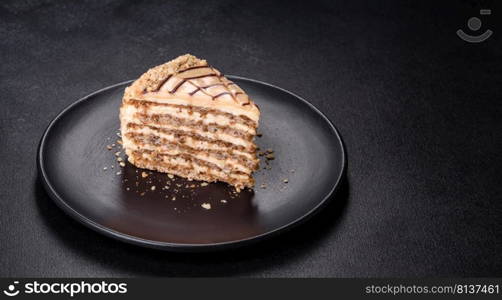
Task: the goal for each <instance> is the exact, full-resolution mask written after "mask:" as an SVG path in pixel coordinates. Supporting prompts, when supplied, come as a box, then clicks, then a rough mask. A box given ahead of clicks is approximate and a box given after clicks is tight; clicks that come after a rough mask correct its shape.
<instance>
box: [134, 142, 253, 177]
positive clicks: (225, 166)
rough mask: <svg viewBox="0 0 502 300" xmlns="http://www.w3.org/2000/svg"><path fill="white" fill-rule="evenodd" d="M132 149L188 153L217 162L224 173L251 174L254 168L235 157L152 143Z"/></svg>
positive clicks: (163, 152)
mask: <svg viewBox="0 0 502 300" xmlns="http://www.w3.org/2000/svg"><path fill="white" fill-rule="evenodd" d="M128 149H131V150H136V151H141V150H150V151H156V152H157V153H160V154H169V155H179V154H188V155H190V156H192V157H194V158H197V159H200V160H203V161H206V162H209V163H212V164H215V165H216V166H218V167H219V168H221V169H222V170H223V172H224V173H226V174H230V173H231V172H232V171H240V172H243V173H246V174H251V173H252V170H251V169H250V168H248V167H246V166H243V165H242V164H240V163H239V162H238V161H237V160H235V159H226V160H221V159H217V158H215V157H213V156H211V155H207V154H195V155H194V154H191V153H186V152H183V151H180V150H176V149H162V147H157V146H154V145H152V144H145V145H142V146H141V147H140V146H138V145H135V144H134V145H132V146H131V147H130V148H128Z"/></svg>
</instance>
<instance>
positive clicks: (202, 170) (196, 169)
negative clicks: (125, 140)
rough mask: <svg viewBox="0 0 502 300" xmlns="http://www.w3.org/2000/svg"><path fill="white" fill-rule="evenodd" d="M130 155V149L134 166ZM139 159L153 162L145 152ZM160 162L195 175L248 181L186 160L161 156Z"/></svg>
mask: <svg viewBox="0 0 502 300" xmlns="http://www.w3.org/2000/svg"><path fill="white" fill-rule="evenodd" d="M131 153H132V152H131V150H130V149H127V150H126V154H127V156H128V157H129V160H130V161H131V163H133V164H134V156H133V155H131ZM141 157H142V158H143V159H146V160H149V161H151V162H152V163H154V162H155V160H154V156H153V155H151V154H149V153H145V152H144V153H141ZM162 162H164V163H166V164H170V165H179V166H182V167H185V168H189V169H192V170H193V171H194V173H196V174H210V175H213V176H215V177H219V178H222V179H225V178H228V177H230V178H234V179H237V180H242V181H248V180H249V176H247V175H243V174H226V173H224V172H221V171H219V170H215V169H211V168H209V167H207V166H202V165H199V164H197V163H194V162H190V161H187V160H186V159H183V158H181V157H169V156H163V157H162ZM161 167H165V166H161Z"/></svg>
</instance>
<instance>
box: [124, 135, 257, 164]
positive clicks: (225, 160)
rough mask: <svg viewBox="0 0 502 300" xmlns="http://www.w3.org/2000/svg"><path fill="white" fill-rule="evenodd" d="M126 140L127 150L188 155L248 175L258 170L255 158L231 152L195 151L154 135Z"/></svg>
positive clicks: (130, 136)
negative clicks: (127, 141)
mask: <svg viewBox="0 0 502 300" xmlns="http://www.w3.org/2000/svg"><path fill="white" fill-rule="evenodd" d="M126 136H127V139H128V140H129V141H130V142H131V143H130V146H129V147H128V149H132V150H140V149H147V150H151V151H156V152H159V153H168V154H172V155H175V154H178V153H189V154H191V155H192V156H195V157H197V158H199V159H203V160H207V161H209V162H212V163H215V164H217V165H218V166H219V167H222V168H223V167H224V166H225V165H226V164H230V165H233V166H235V167H236V168H238V169H239V170H240V171H242V172H245V173H250V172H251V171H255V170H257V168H258V164H259V161H258V159H257V158H254V159H250V158H249V157H246V156H244V155H242V154H237V153H235V152H231V151H230V150H223V151H222V150H211V149H207V148H205V149H196V148H192V147H190V146H187V145H181V144H179V143H176V142H174V141H170V140H167V139H163V138H160V137H159V136H155V135H145V134H141V133H136V132H129V133H127V134H126Z"/></svg>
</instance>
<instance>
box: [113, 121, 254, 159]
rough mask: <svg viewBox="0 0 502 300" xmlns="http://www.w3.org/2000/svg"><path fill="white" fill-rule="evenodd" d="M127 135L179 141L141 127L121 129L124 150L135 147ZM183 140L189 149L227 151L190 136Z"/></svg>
mask: <svg viewBox="0 0 502 300" xmlns="http://www.w3.org/2000/svg"><path fill="white" fill-rule="evenodd" d="M127 133H142V134H145V135H150V134H151V135H155V136H158V137H160V138H163V139H166V140H168V141H170V142H173V143H176V144H179V141H178V139H177V138H176V137H175V136H174V134H168V133H164V132H160V131H159V130H153V129H151V128H149V127H143V128H139V129H136V130H131V129H125V128H122V143H123V147H124V148H131V147H134V146H135V145H134V143H133V142H132V141H131V140H130V139H129V138H127ZM184 139H185V142H184V143H183V144H184V145H187V146H188V147H190V148H194V149H198V150H204V149H211V150H216V151H227V150H228V148H227V147H225V146H220V145H218V144H214V143H212V142H206V141H200V140H196V139H194V138H192V137H190V136H185V137H184ZM232 151H233V153H235V154H239V155H243V156H245V157H247V158H248V159H250V160H255V159H256V158H255V157H253V155H252V154H251V153H249V152H243V151H239V150H232Z"/></svg>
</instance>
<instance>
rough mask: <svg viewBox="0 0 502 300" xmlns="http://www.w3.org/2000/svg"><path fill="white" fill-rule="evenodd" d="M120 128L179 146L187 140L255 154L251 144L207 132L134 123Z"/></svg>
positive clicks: (254, 148) (126, 131)
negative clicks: (162, 139) (151, 135)
mask: <svg viewBox="0 0 502 300" xmlns="http://www.w3.org/2000/svg"><path fill="white" fill-rule="evenodd" d="M124 127H125V129H124V128H122V132H124V133H126V134H127V133H128V132H133V131H134V132H137V133H143V134H153V135H157V136H159V137H161V138H165V139H168V140H172V141H176V142H178V143H180V144H185V143H186V142H187V139H191V140H192V141H193V140H195V141H203V142H208V143H210V144H215V145H218V146H220V147H222V148H223V147H227V148H231V149H234V150H238V151H241V152H247V153H250V154H253V153H254V152H256V146H255V145H254V143H252V142H248V141H246V142H243V140H242V139H238V138H234V137H231V136H225V135H220V136H219V138H216V137H214V136H210V134H208V133H207V132H199V131H194V130H182V129H173V128H161V127H154V126H149V125H142V124H136V123H127V125H125V126H124Z"/></svg>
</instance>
